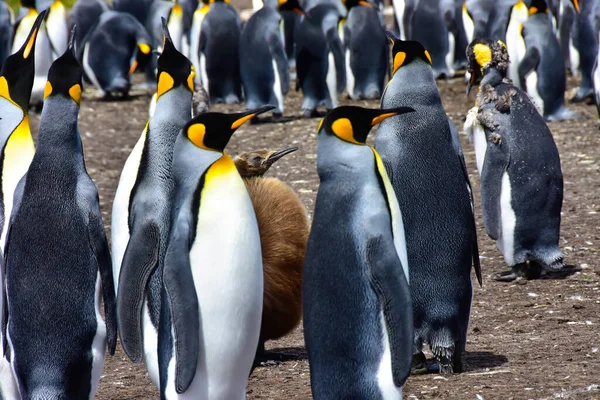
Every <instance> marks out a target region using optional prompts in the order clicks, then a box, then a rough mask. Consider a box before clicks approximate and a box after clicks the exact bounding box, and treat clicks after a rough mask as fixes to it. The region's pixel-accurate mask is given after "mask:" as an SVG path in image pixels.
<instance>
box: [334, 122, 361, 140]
mask: <svg viewBox="0 0 600 400" xmlns="http://www.w3.org/2000/svg"><path fill="white" fill-rule="evenodd" d="M331 130H332V131H333V133H334V134H335V136H337V137H339V138H340V139H342V140H343V141H345V142H349V143H354V144H364V143H360V142H359V141H357V140H356V139H354V129H353V128H352V122H350V120H349V119H348V118H340V119H336V120H335V121H333V124H331Z"/></svg>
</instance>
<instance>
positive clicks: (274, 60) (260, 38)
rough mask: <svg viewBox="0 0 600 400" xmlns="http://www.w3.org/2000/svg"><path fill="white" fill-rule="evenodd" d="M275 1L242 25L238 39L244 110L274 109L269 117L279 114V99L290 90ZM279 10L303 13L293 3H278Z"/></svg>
mask: <svg viewBox="0 0 600 400" xmlns="http://www.w3.org/2000/svg"><path fill="white" fill-rule="evenodd" d="M277 6H278V5H277V3H276V2H275V0H266V2H265V5H264V7H262V8H261V9H260V10H258V11H257V12H255V13H254V14H253V15H252V16H251V17H250V19H249V20H248V21H247V22H246V24H245V25H244V29H243V30H242V34H241V37H240V55H239V57H240V61H239V62H240V74H241V78H242V85H243V87H244V96H245V98H246V108H247V109H254V108H257V107H259V106H261V105H263V104H272V105H275V106H276V108H275V109H274V110H273V114H274V115H277V116H281V115H282V114H283V97H284V96H285V95H286V94H287V92H288V89H289V87H290V74H289V65H288V62H287V58H286V56H285V48H284V44H283V43H282V41H281V31H280V24H281V22H282V17H281V15H279V12H277ZM279 9H280V10H285V9H288V10H290V9H292V10H294V9H295V10H297V11H298V12H299V13H302V14H304V11H302V9H301V8H300V5H299V4H298V2H297V0H281V4H280V5H279Z"/></svg>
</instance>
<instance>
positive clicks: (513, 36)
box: [506, 26, 527, 89]
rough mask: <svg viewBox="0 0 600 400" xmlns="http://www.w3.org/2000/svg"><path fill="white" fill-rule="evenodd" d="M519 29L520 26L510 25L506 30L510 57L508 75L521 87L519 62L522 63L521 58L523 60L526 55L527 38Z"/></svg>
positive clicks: (514, 83)
mask: <svg viewBox="0 0 600 400" xmlns="http://www.w3.org/2000/svg"><path fill="white" fill-rule="evenodd" d="M517 29H518V28H515V27H512V26H511V27H509V29H508V30H507V32H506V38H507V40H508V44H507V50H508V57H509V59H510V64H509V65H508V77H509V78H510V79H512V81H513V85H515V86H516V87H519V88H520V87H521V81H520V80H519V64H520V63H521V60H523V57H525V52H526V51H527V50H526V47H525V40H524V39H523V37H522V36H521V34H520V32H519V31H518V30H517ZM509 35H510V36H509ZM521 89H525V88H521Z"/></svg>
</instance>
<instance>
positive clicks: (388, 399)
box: [377, 312, 402, 400]
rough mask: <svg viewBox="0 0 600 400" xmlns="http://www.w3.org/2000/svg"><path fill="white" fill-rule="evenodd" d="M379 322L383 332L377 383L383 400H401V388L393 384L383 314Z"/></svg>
mask: <svg viewBox="0 0 600 400" xmlns="http://www.w3.org/2000/svg"><path fill="white" fill-rule="evenodd" d="M380 320H381V327H382V332H383V354H382V355H381V360H380V361H379V369H378V370H377V383H378V385H379V390H380V392H381V397H382V398H383V399H385V400H402V388H401V387H398V386H396V385H395V384H394V373H393V371H392V350H391V347H390V338H389V335H388V330H387V326H386V324H385V318H384V316H383V312H381V316H380Z"/></svg>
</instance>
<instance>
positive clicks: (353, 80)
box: [342, 0, 389, 100]
mask: <svg viewBox="0 0 600 400" xmlns="http://www.w3.org/2000/svg"><path fill="white" fill-rule="evenodd" d="M344 4H345V5H346V7H347V8H348V16H347V17H346V19H345V22H343V28H342V32H343V39H342V41H343V43H344V61H345V66H346V92H348V95H349V96H350V98H351V99H353V100H363V99H377V100H379V99H380V98H381V93H383V88H384V85H385V81H386V74H387V72H388V69H389V68H388V64H389V54H388V53H389V45H388V43H389V42H388V39H387V37H386V36H385V29H384V28H383V26H382V25H381V22H380V21H379V14H378V9H377V8H375V6H374V5H373V4H371V3H370V2H368V1H366V0H345V3H344Z"/></svg>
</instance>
